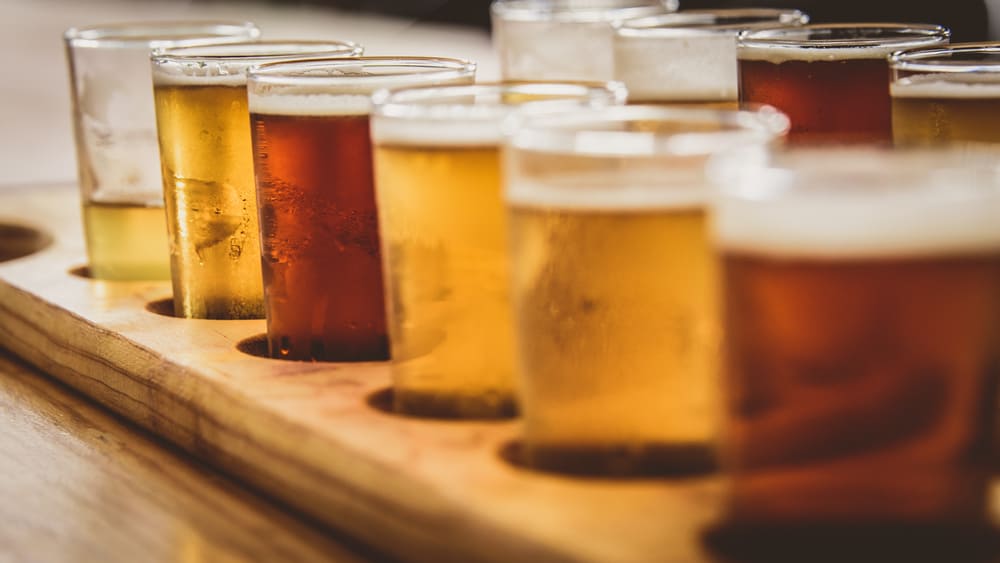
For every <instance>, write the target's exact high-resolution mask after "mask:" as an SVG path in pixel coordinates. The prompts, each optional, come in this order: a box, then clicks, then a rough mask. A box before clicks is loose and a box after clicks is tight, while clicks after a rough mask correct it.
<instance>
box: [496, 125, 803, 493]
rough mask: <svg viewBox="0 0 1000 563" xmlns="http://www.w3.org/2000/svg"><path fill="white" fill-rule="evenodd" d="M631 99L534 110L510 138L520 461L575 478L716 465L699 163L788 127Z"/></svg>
mask: <svg viewBox="0 0 1000 563" xmlns="http://www.w3.org/2000/svg"><path fill="white" fill-rule="evenodd" d="M787 123H788V122H787V118H785V117H784V115H782V114H780V113H776V112H774V111H773V110H771V109H770V108H768V109H766V110H761V111H760V112H758V113H751V112H735V111H713V110H705V109H683V108H681V109H678V108H664V107H650V106H626V107H619V108H607V109H603V110H593V111H587V112H583V111H578V112H575V113H568V112H567V113H562V114H553V115H538V116H529V117H527V118H525V119H524V120H523V121H522V122H521V123H520V124H519V125H518V126H517V127H516V128H514V130H513V133H512V136H510V137H509V140H508V143H507V146H506V169H505V173H506V186H507V190H506V199H507V202H508V206H509V215H508V225H509V226H508V228H509V232H510V241H511V243H510V244H511V247H510V252H511V258H510V268H511V279H512V287H511V294H512V300H513V304H514V327H515V351H516V364H515V366H516V369H517V370H518V372H519V373H518V375H519V385H520V389H521V409H522V413H523V418H524V425H523V432H522V435H521V452H522V455H523V461H524V462H525V463H526V464H528V465H531V466H534V467H539V468H542V469H550V470H558V471H567V472H578V473H595V474H604V473H618V474H630V473H660V472H692V471H702V470H706V469H709V468H710V467H711V466H712V464H713V463H714V447H715V439H716V420H715V417H714V413H715V411H716V400H717V389H718V381H717V378H716V372H717V355H718V338H717V336H718V323H717V319H716V294H715V283H716V274H715V262H714V259H713V256H712V252H711V248H710V246H709V243H708V233H707V230H706V225H705V213H706V205H707V202H708V198H709V185H708V180H707V179H706V176H705V173H704V166H705V162H706V159H707V158H708V157H709V156H710V155H712V154H713V153H714V152H716V151H719V150H723V149H725V148H727V147H733V146H742V145H750V146H754V147H757V148H758V149H759V150H766V148H767V146H768V145H769V144H770V142H771V141H773V140H774V139H775V138H776V137H777V136H778V135H780V134H782V133H783V132H784V131H785V129H786V128H787Z"/></svg>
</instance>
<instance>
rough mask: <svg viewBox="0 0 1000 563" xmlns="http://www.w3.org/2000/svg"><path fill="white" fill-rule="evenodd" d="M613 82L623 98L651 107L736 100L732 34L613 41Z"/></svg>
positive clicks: (734, 37)
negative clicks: (622, 89)
mask: <svg viewBox="0 0 1000 563" xmlns="http://www.w3.org/2000/svg"><path fill="white" fill-rule="evenodd" d="M614 66H615V78H616V80H620V81H621V82H623V83H624V84H625V86H626V87H627V88H628V91H629V98H630V99H633V100H646V101H649V100H656V101H709V100H717V101H729V100H736V98H737V91H738V84H737V62H736V34H735V33H732V34H729V33H702V34H680V35H673V36H649V37H632V36H628V35H622V34H618V35H617V36H616V37H615V65H614Z"/></svg>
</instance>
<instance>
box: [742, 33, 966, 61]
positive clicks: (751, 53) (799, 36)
mask: <svg viewBox="0 0 1000 563" xmlns="http://www.w3.org/2000/svg"><path fill="white" fill-rule="evenodd" d="M950 36H951V32H950V31H949V30H948V29H947V28H944V27H942V26H939V25H925V24H888V23H886V24H882V23H880V24H813V25H805V26H801V27H796V28H789V27H783V28H778V27H775V28H767V29H756V30H748V31H744V32H741V33H740V35H739V58H740V59H741V60H751V61H766V62H770V63H776V64H777V63H782V62H786V61H805V62H816V61H841V60H851V59H869V60H870V59H885V58H886V57H888V56H889V55H890V54H892V53H894V52H896V51H901V50H905V49H914V48H918V47H928V46H933V45H940V44H944V43H947V42H948V38H949V37H950Z"/></svg>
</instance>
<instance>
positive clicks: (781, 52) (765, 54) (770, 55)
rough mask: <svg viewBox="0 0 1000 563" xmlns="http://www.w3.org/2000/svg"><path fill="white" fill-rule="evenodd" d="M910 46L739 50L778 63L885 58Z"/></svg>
mask: <svg viewBox="0 0 1000 563" xmlns="http://www.w3.org/2000/svg"><path fill="white" fill-rule="evenodd" d="M928 46H929V45H928ZM910 47H913V45H911V44H908V43H904V42H899V43H886V44H884V45H869V46H865V47H819V46H817V47H805V46H788V45H774V46H768V47H762V46H740V47H739V49H738V52H739V58H740V60H745V61H765V62H769V63H775V64H777V63H784V62H789V61H802V62H823V61H844V60H885V59H887V58H888V56H889V55H891V54H892V53H895V52H896V51H899V50H901V49H906V48H910ZM886 64H888V63H886Z"/></svg>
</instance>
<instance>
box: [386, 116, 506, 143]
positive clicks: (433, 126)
mask: <svg viewBox="0 0 1000 563" xmlns="http://www.w3.org/2000/svg"><path fill="white" fill-rule="evenodd" d="M501 123H502V120H487V121H462V120H448V121H443V120H441V121H437V120H431V119H403V120H400V119H393V118H391V117H384V116H374V117H373V118H372V141H373V142H374V143H375V144H378V145H408V146H429V147H499V145H500V142H501V141H502V139H503V131H502V129H501Z"/></svg>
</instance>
